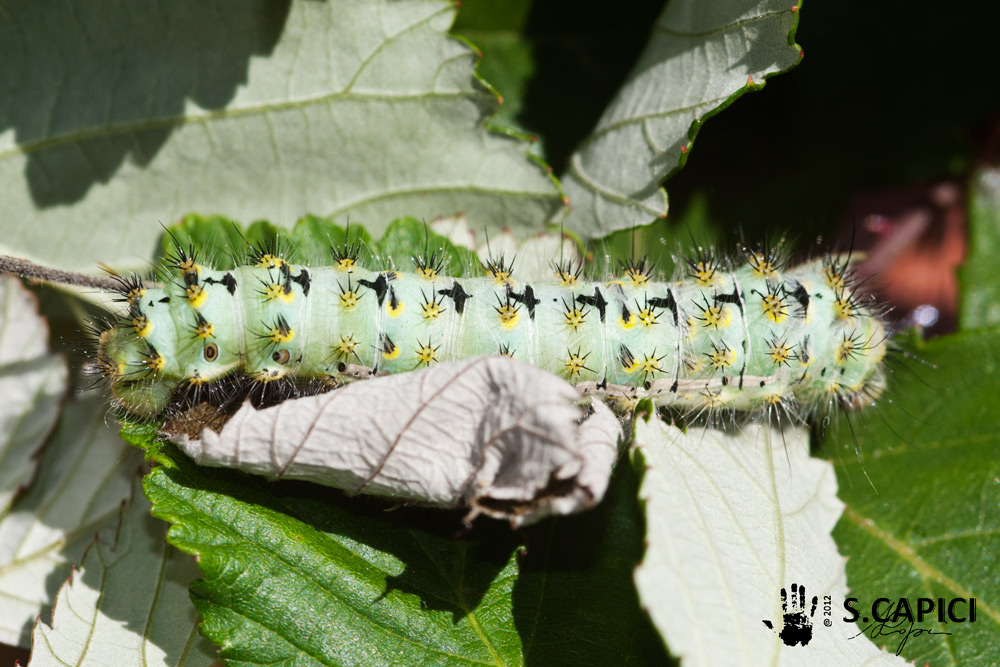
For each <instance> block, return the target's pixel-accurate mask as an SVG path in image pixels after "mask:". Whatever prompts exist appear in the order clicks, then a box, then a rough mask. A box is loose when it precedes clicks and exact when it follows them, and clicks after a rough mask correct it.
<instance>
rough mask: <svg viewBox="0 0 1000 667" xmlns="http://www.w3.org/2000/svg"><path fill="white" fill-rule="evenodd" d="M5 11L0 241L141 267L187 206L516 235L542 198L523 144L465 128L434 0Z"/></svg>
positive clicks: (466, 97)
mask: <svg viewBox="0 0 1000 667" xmlns="http://www.w3.org/2000/svg"><path fill="white" fill-rule="evenodd" d="M5 10H6V11H5V12H4V13H3V15H2V16H0V45H2V46H0V63H3V76H2V77H0V81H2V82H3V83H2V85H0V99H3V100H4V106H3V110H2V114H0V182H3V183H6V184H7V185H6V189H5V192H4V195H3V197H0V201H2V202H3V203H2V204H0V220H4V221H6V222H4V223H0V232H2V233H0V239H2V243H3V252H7V253H11V254H16V255H20V256H25V257H28V258H30V259H33V260H36V261H39V262H41V263H44V264H50V265H57V266H60V267H61V268H67V269H90V268H92V267H93V262H94V261H96V260H101V261H104V262H106V263H109V264H112V265H114V266H116V267H123V268H125V267H141V266H142V265H143V262H145V261H147V260H148V256H149V253H150V251H151V250H152V249H153V248H154V247H155V240H156V238H157V236H158V235H159V233H160V228H159V226H158V225H157V222H159V221H162V222H164V223H169V222H170V221H173V220H177V219H179V218H180V217H181V216H182V215H183V214H185V213H186V212H188V211H191V210H203V211H220V212H222V213H224V214H226V215H228V216H232V217H235V218H242V219H252V218H254V217H258V216H260V217H266V218H268V219H271V220H275V221H280V223H281V224H282V225H289V224H290V223H291V222H292V221H293V220H295V219H296V218H298V217H300V216H301V215H303V214H304V213H306V212H307V211H313V212H317V213H321V214H325V215H330V216H336V217H337V218H338V219H346V218H347V217H348V216H350V217H351V218H352V219H353V220H363V221H364V222H366V224H368V225H371V226H372V227H373V228H374V229H376V230H378V231H381V230H382V229H384V228H385V226H386V225H387V224H388V223H389V221H390V220H392V219H393V218H396V217H398V216H400V215H414V216H419V217H426V218H428V219H430V218H433V217H434V216H436V215H440V214H448V213H453V212H455V211H465V212H466V213H467V214H468V215H470V216H474V217H475V218H476V220H477V224H485V225H490V226H493V227H494V228H499V227H500V226H501V225H504V224H506V225H511V226H513V227H516V228H519V229H534V228H536V227H538V226H539V225H540V224H541V222H542V221H543V220H545V219H546V218H547V217H548V216H549V215H551V214H552V213H553V212H554V211H555V210H556V209H557V208H558V207H559V206H560V205H561V196H560V193H559V189H558V186H557V185H556V184H555V183H554V181H553V180H552V179H551V177H550V176H549V175H548V174H547V173H546V172H545V170H544V169H543V168H541V167H540V166H539V165H537V164H535V163H534V162H533V161H532V160H530V159H528V158H527V157H526V150H527V144H526V143H525V142H523V141H522V140H520V139H517V138H514V137H510V136H504V135H501V134H499V133H494V132H491V131H490V130H488V129H487V128H486V127H485V126H484V121H485V120H486V119H487V118H488V117H489V115H490V114H491V113H492V112H493V111H494V110H495V109H496V106H497V100H496V97H495V95H494V93H493V92H491V91H490V90H489V89H488V88H487V87H486V86H484V85H483V84H481V83H480V82H479V81H478V80H477V79H476V77H475V75H474V65H475V62H476V55H475V53H474V52H473V51H472V50H471V49H470V48H469V47H468V46H467V45H465V44H464V43H462V42H461V41H460V40H458V39H455V38H452V37H449V36H448V35H447V34H446V31H447V29H448V27H449V26H450V24H451V22H452V19H453V16H454V11H455V10H454V7H453V5H452V4H451V3H449V2H444V1H442V0H408V1H407V2H391V3H390V2H387V1H386V0H382V1H378V2H376V1H372V2H358V1H356V0H331V1H330V2H309V1H306V0H294V1H291V0H286V1H284V2H274V1H272V0H256V1H255V2H250V3H240V4H235V5H225V6H219V5H211V4H208V5H206V4H204V3H200V2H193V1H191V0H187V1H185V2H183V3H181V4H179V5H178V4H171V5H169V6H168V7H166V8H162V7H157V6H154V5H145V6H143V7H137V8H133V9H132V10H131V11H129V12H116V11H109V10H107V9H106V8H105V7H104V6H103V5H100V4H96V5H91V4H87V5H86V6H80V7H74V8H72V9H71V8H69V7H66V8H60V9H52V8H43V7H41V6H40V5H37V3H32V2H30V1H29V0H17V1H16V2H14V3H12V4H10V3H9V4H8V5H7V6H6V7H5ZM57 17H61V18H63V19H65V20H57ZM29 37H30V38H29ZM7 130H13V131H7Z"/></svg>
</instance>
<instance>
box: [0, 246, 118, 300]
mask: <svg viewBox="0 0 1000 667" xmlns="http://www.w3.org/2000/svg"><path fill="white" fill-rule="evenodd" d="M0 272H2V273H13V274H15V275H18V276H21V277H22V278H34V279H36V280H44V281H45V282H49V283H59V284H60V285H76V286H78V287H96V288H97V289H102V290H109V291H113V292H117V291H119V290H121V283H120V282H118V281H117V280H115V279H114V278H111V277H106V276H91V275H87V274H86V273H76V272H73V271H62V270H60V269H50V268H49V267H47V266H42V265H40V264H35V263H34V262H29V261H28V260H26V259H20V258H18V257H11V256H9V255H0Z"/></svg>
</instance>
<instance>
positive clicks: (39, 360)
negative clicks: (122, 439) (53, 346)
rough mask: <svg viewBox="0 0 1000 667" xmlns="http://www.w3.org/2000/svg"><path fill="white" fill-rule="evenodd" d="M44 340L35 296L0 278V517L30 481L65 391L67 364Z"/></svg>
mask: <svg viewBox="0 0 1000 667" xmlns="http://www.w3.org/2000/svg"><path fill="white" fill-rule="evenodd" d="M48 339H49V330H48V326H46V322H45V319H44V318H42V317H40V316H39V315H38V308H37V301H36V299H35V297H34V295H32V294H31V293H30V292H28V290H26V289H25V288H24V286H23V285H22V284H21V281H20V280H18V279H17V278H14V277H12V276H4V275H0V396H2V397H3V401H2V402H0V519H2V517H3V516H4V515H5V514H6V513H7V510H8V509H9V508H10V503H11V501H12V500H13V499H14V496H15V495H16V494H17V493H18V492H19V491H20V490H21V489H24V488H27V486H28V484H29V483H30V482H31V478H32V477H33V476H34V474H35V467H36V466H37V464H38V459H37V454H38V450H39V449H40V448H41V446H42V443H43V442H44V441H45V438H46V437H47V436H48V434H49V431H51V430H52V427H54V426H55V423H56V418H57V417H58V415H59V404H60V403H61V402H62V398H63V396H64V395H65V393H66V382H67V379H68V371H67V368H66V360H65V359H64V358H63V357H62V356H61V355H56V354H50V353H49V351H48Z"/></svg>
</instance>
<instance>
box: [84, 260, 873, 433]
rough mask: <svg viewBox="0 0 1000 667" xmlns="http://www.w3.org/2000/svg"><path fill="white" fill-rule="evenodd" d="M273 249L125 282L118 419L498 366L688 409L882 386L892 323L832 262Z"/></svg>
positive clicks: (835, 397)
mask: <svg viewBox="0 0 1000 667" xmlns="http://www.w3.org/2000/svg"><path fill="white" fill-rule="evenodd" d="M258 255H259V256H255V257H254V259H253V263H252V264H250V265H246V266H237V267H236V268H234V269H232V270H227V271H219V270H213V269H209V268H207V267H204V266H200V265H198V264H197V263H196V262H195V261H194V258H193V257H188V256H186V255H185V254H184V253H183V252H181V253H180V257H178V258H176V259H177V261H175V262H173V264H172V269H171V271H172V275H171V279H170V280H169V281H166V282H165V283H164V285H163V286H162V287H157V288H152V287H148V288H144V287H142V286H141V285H137V284H134V281H123V284H125V282H127V287H128V290H129V291H128V294H125V292H124V291H123V292H122V296H123V301H125V302H127V313H126V314H125V315H123V317H122V319H121V321H120V323H119V324H118V326H116V327H114V328H113V329H110V330H108V331H105V332H104V333H103V334H101V336H100V342H99V351H98V359H97V363H96V367H97V368H98V369H99V370H100V372H101V373H102V374H104V375H105V376H107V377H108V378H109V379H110V381H111V386H112V391H113V394H114V397H115V399H116V400H117V402H118V403H119V404H120V405H121V407H123V408H124V409H125V410H127V411H128V412H130V413H133V414H135V415H138V416H142V417H154V416H157V415H159V414H160V413H162V412H163V411H164V410H165V409H166V408H167V407H168V406H169V405H170V404H171V401H172V400H173V399H174V397H175V396H176V395H177V393H178V392H179V391H182V390H183V391H191V390H195V391H199V390H204V391H211V390H212V388H213V387H217V386H222V385H224V384H225V383H233V382H236V383H251V384H253V385H255V386H262V387H265V388H266V386H268V385H270V384H274V383H286V384H287V383H292V384H294V385H295V386H300V387H301V386H308V387H313V388H317V387H318V388H324V387H329V386H331V385H336V384H339V383H341V382H346V381H351V380H353V379H356V378H358V377H370V376H373V375H376V374H383V373H400V372H406V371H410V370H415V369H419V368H423V367H426V366H429V365H432V364H435V363H438V362H441V361H450V360H457V359H462V358H467V357H471V356H476V355H483V354H505V355H508V356H512V357H515V358H517V359H520V360H522V361H526V362H528V363H531V364H533V365H535V366H538V367H540V368H543V369H546V370H548V371H550V372H552V373H555V374H557V375H560V376H562V377H564V378H565V379H567V380H568V381H569V382H571V383H573V384H576V385H577V386H578V387H579V388H580V389H581V390H583V391H584V392H588V393H598V394H603V395H606V396H608V397H611V398H615V399H617V400H619V401H620V402H623V403H625V404H626V405H627V404H629V403H631V402H634V401H636V400H638V399H641V398H644V397H651V398H653V399H654V401H655V402H656V403H657V404H659V405H664V406H671V407H675V408H678V409H680V410H684V411H702V410H734V411H751V410H757V409H761V408H766V407H767V406H769V405H776V404H780V405H784V406H786V407H799V408H803V409H806V410H808V409H810V408H813V407H815V406H819V405H826V404H829V403H831V402H839V403H840V404H842V405H844V404H854V403H856V401H857V399H858V398H859V397H863V398H864V399H867V400H871V399H874V398H875V397H876V396H877V395H878V394H879V393H880V392H881V391H882V389H883V386H884V377H883V371H882V370H881V361H882V358H883V357H884V355H885V352H886V349H887V340H886V339H887V335H886V332H885V329H884V327H883V324H882V323H881V321H880V320H879V318H878V317H877V315H876V314H874V313H873V312H872V310H871V309H870V308H869V307H868V306H867V305H866V304H865V303H863V302H862V301H861V300H860V299H859V298H858V297H857V296H856V295H855V294H854V293H853V291H852V288H851V281H850V280H849V276H848V275H847V268H846V266H844V265H840V264H838V263H837V262H836V261H834V260H831V259H826V260H817V261H814V262H809V263H806V264H802V265H800V266H797V267H794V268H791V269H788V270H784V269H781V268H780V267H776V266H775V265H774V264H773V263H772V262H771V261H769V260H767V259H766V258H762V257H761V256H760V255H759V254H753V253H752V254H751V255H750V259H749V261H747V262H746V263H744V264H743V265H741V266H739V267H736V268H734V269H732V270H723V269H721V268H720V267H719V266H718V265H717V264H716V263H714V262H713V261H711V259H710V258H702V259H701V260H697V261H693V262H691V263H690V265H691V270H690V272H689V274H688V275H687V276H685V279H684V280H679V281H673V282H661V281H655V280H652V279H651V277H650V275H649V272H648V270H647V269H646V267H645V263H644V262H641V263H638V264H635V263H629V264H626V265H623V272H622V275H620V276H619V277H616V278H614V279H611V280H608V281H597V282H591V281H584V280H580V279H579V277H578V272H577V273H575V274H574V273H573V272H571V271H566V270H565V267H563V268H559V267H557V270H556V271H555V272H554V274H553V276H552V279H551V280H549V281H543V282H522V281H519V280H518V279H517V277H516V275H514V274H512V273H511V271H510V267H509V266H508V265H504V263H503V261H502V260H501V261H500V262H498V263H491V264H490V265H489V266H488V267H487V269H488V270H489V271H490V274H489V275H487V276H484V277H476V278H453V277H449V276H446V275H443V274H442V273H441V272H440V270H439V269H438V268H435V267H432V266H430V265H428V263H427V262H423V264H422V265H421V264H420V263H419V262H417V264H418V265H417V266H416V270H415V271H414V272H401V271H373V270H369V269H366V268H364V267H362V266H360V265H359V264H358V263H357V261H356V257H355V256H353V255H351V254H350V253H343V255H344V256H343V257H340V258H338V257H337V255H336V253H335V256H334V260H335V261H334V265H333V266H322V267H307V266H302V265H298V264H291V263H289V262H287V261H285V260H284V259H282V258H280V257H278V256H277V255H275V254H271V253H266V252H264V251H261V252H260V253H258ZM317 390H319V389H310V390H309V391H313V392H315V391H317Z"/></svg>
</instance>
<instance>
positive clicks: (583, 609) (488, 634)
mask: <svg viewBox="0 0 1000 667" xmlns="http://www.w3.org/2000/svg"><path fill="white" fill-rule="evenodd" d="M149 435H150V434H149V433H147V434H146V436H145V438H144V437H143V436H142V434H141V433H140V434H130V435H128V437H130V438H131V439H133V440H135V441H137V442H138V441H143V440H144V439H145V441H146V444H147V445H149V440H148V437H149ZM152 453H154V456H156V459H157V462H159V463H161V464H166V465H164V466H163V467H160V468H157V469H156V470H154V471H153V472H152V473H151V474H150V475H148V476H147V477H146V480H145V489H146V493H147V495H148V496H149V497H150V499H151V500H152V501H153V505H154V510H153V513H154V515H155V516H158V517H161V518H164V519H166V520H168V521H170V522H171V523H173V524H174V526H173V528H171V530H170V532H169V537H168V539H169V541H170V542H171V543H172V544H174V545H176V546H178V547H179V548H180V549H181V550H183V551H186V552H188V553H192V554H195V555H197V556H198V562H199V565H200V566H201V568H202V572H203V573H204V576H205V580H204V581H200V582H197V583H196V584H195V585H194V586H193V588H192V595H193V597H194V600H195V604H196V606H197V607H198V609H199V611H200V612H201V614H202V616H203V617H204V618H205V624H204V626H203V631H204V633H205V634H206V635H207V636H208V637H209V638H210V639H212V640H213V641H214V642H216V643H217V644H219V645H220V646H221V647H222V656H223V657H225V658H227V659H228V660H230V661H231V663H232V664H246V665H250V664H272V663H275V662H280V661H287V662H286V664H302V665H310V664H365V665H374V664H390V663H399V662H405V663H407V664H420V663H425V664H490V665H514V664H522V663H523V660H524V659H525V656H528V657H531V656H535V655H538V656H552V657H558V656H559V655H560V654H561V655H563V656H564V659H562V660H557V661H556V662H551V661H546V662H545V664H583V663H588V664H608V662H607V660H606V659H605V658H607V657H609V656H613V657H614V658H615V659H616V660H617V658H619V657H626V658H630V659H632V660H635V661H638V662H640V663H641V664H656V662H657V660H654V659H647V658H649V656H650V655H652V656H658V655H661V654H658V641H656V638H655V635H653V634H652V633H649V632H648V631H646V633H645V634H644V633H643V628H644V626H643V624H642V623H641V620H642V619H641V616H640V614H641V612H640V611H639V609H638V606H637V605H636V601H635V596H634V592H633V591H632V590H631V587H630V586H629V584H628V580H629V576H630V571H631V568H632V565H633V564H634V557H635V554H636V551H637V549H638V548H639V540H640V535H639V532H638V522H637V521H636V520H635V518H634V514H632V515H629V514H628V512H627V508H626V507H623V506H622V503H623V502H624V503H629V502H631V498H633V497H634V495H632V494H630V493H628V492H627V491H626V493H624V494H622V493H621V492H620V491H619V492H617V495H616V492H611V493H612V497H614V498H617V500H612V501H610V502H611V504H610V505H609V506H608V508H607V509H606V510H602V511H599V512H598V513H593V514H588V515H587V516H586V517H578V518H573V519H569V520H567V521H566V523H562V522H546V523H545V524H543V525H542V526H539V527H537V529H533V530H532V531H529V533H528V535H529V539H528V545H529V546H528V555H527V561H526V562H527V564H526V565H523V566H519V564H518V555H517V554H518V545H517V543H516V541H515V535H514V534H513V533H511V532H510V531H509V530H508V529H507V528H506V526H499V525H497V524H494V523H491V522H485V523H484V524H482V525H480V526H478V527H477V529H476V530H475V531H474V532H473V533H472V534H470V535H465V536H460V537H458V538H455V537H454V532H455V530H457V529H458V527H459V525H460V524H459V515H457V514H454V513H447V512H441V511H439V512H434V511H430V510H417V509H399V510H396V511H394V512H391V513H386V512H385V506H384V504H380V503H378V502H376V501H372V500H370V499H365V498H361V497H355V498H345V497H343V496H341V495H340V494H335V493H331V492H330V490H329V489H324V488H322V487H317V486H314V485H310V484H304V483H289V482H280V483H272V484H268V483H265V482H262V481H260V480H257V479H253V478H248V477H246V476H244V475H241V474H239V473H237V472H234V471H228V470H218V469H214V470H210V469H205V468H199V467H197V466H195V465H194V464H193V463H192V462H191V461H189V460H187V459H186V458H185V457H183V455H180V454H179V453H177V452H176V450H174V449H173V448H172V447H167V448H165V449H163V450H160V451H158V452H157V450H156V449H155V448H154V450H152ZM623 510H626V511H625V512H623ZM623 514H624V515H625V516H622V515H623ZM532 536H538V537H537V542H536V538H533V537H532ZM583 536H587V539H588V540H589V541H590V542H589V543H590V544H591V545H592V549H593V551H590V552H587V551H586V550H585V551H584V552H583V553H580V552H579V551H578V550H577V548H576V547H577V546H578V542H577V540H579V539H582V537H583ZM536 545H537V546H536ZM536 549H537V550H538V551H537V552H536ZM536 554H537V555H536ZM521 567H524V568H525V569H526V571H525V572H523V573H521V574H520V576H519V574H518V572H519V569H520V568H521ZM584 585H589V586H590V587H591V590H590V592H589V593H588V594H586V595H581V590H580V589H581V587H583V586H584ZM570 598H573V599H574V600H575V601H576V602H575V603H574V604H575V605H576V608H575V609H567V600H569V599H570ZM609 617H610V618H612V619H614V620H613V623H614V624H615V625H616V626H617V627H618V629H617V630H615V631H614V632H608V631H606V630H605V629H604V626H605V624H606V623H607V622H608V620H607V619H608V618H609ZM567 637H569V638H572V637H580V638H581V640H585V642H584V643H580V644H576V645H575V646H574V647H573V648H572V649H570V650H569V653H566V651H567ZM573 645H574V642H570V646H573ZM566 656H569V657H566ZM643 656H645V658H643ZM640 658H643V659H641V660H640Z"/></svg>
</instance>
